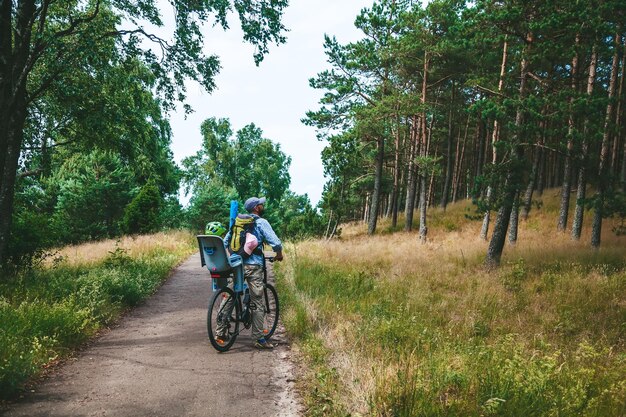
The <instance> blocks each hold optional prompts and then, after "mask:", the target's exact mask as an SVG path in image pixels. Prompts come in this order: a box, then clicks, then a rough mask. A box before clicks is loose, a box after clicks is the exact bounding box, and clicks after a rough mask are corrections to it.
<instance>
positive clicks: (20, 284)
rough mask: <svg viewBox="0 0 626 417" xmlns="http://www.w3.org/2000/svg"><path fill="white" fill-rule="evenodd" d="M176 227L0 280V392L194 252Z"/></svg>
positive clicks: (9, 393) (19, 383)
mask: <svg viewBox="0 0 626 417" xmlns="http://www.w3.org/2000/svg"><path fill="white" fill-rule="evenodd" d="M196 249H197V248H196V246H195V242H194V241H193V239H192V238H191V236H190V235H188V234H186V233H181V232H172V233H159V234H156V235H151V236H140V237H137V238H134V239H133V238H126V239H124V240H122V241H117V242H116V241H104V242H99V243H91V244H85V245H80V246H74V247H71V248H64V249H62V250H60V251H58V252H57V254H56V259H55V260H54V261H52V262H46V263H44V264H43V265H42V266H40V267H38V268H35V269H32V270H29V271H25V272H21V273H19V274H18V275H16V276H13V277H9V278H7V279H4V280H3V281H1V282H0V323H2V327H1V328H0V398H3V399H8V398H11V397H14V396H15V395H16V394H17V393H18V392H19V390H20V389H21V388H22V387H23V385H24V383H25V382H26V381H28V380H29V379H30V378H31V377H33V376H35V375H37V374H39V373H40V372H41V371H42V370H43V369H44V368H45V367H46V366H48V365H49V364H51V363H54V362H55V361H57V360H59V359H61V358H63V357H64V356H67V355H68V354H69V353H70V352H71V351H72V349H74V348H76V347H77V346H79V345H80V344H81V343H83V342H85V341H86V340H88V339H89V338H90V337H92V336H93V335H94V334H96V333H97V332H98V330H100V329H101V328H103V327H104V326H106V325H107V324H110V323H111V322H113V321H114V320H116V319H117V318H119V316H120V315H121V313H122V312H123V311H124V310H125V309H127V308H129V307H132V306H134V305H136V304H138V303H139V302H140V301H142V300H143V299H145V298H146V297H148V296H149V295H151V294H152V293H153V292H154V291H155V290H156V288H157V287H158V286H159V285H160V283H161V282H162V281H163V280H164V279H165V278H166V277H167V276H168V275H169V273H170V271H171V269H172V268H173V267H174V266H175V265H177V264H178V263H180V261H181V260H183V259H185V258H186V257H187V256H189V255H190V254H191V253H192V252H193V251H194V250H196Z"/></svg>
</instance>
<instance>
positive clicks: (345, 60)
mask: <svg viewBox="0 0 626 417" xmlns="http://www.w3.org/2000/svg"><path fill="white" fill-rule="evenodd" d="M623 6H624V4H623V2H620V1H587V2H568V1H558V0H557V1H542V2H527V1H515V0H510V1H493V0H485V1H482V0H479V1H475V2H467V1H457V0H441V1H432V2H429V3H428V5H427V6H425V7H423V6H421V5H420V4H419V2H413V1H396V0H382V1H378V2H375V3H374V4H373V6H372V7H371V8H369V9H364V10H363V11H362V12H361V14H360V15H359V16H358V17H357V18H356V21H355V24H356V26H357V27H358V28H359V29H360V30H361V31H362V32H363V38H362V39H361V40H359V41H357V42H353V43H348V44H340V43H339V42H338V41H337V40H336V39H335V38H333V37H330V36H327V37H326V41H325V48H326V55H327V58H328V62H329V63H330V68H329V69H328V70H326V71H324V72H322V73H319V74H318V75H317V76H316V77H315V78H313V79H311V81H310V84H311V86H312V87H314V88H317V89H321V90H323V91H324V93H325V94H324V96H323V99H322V100H321V102H320V105H321V106H320V108H319V109H318V110H316V111H310V112H309V113H308V114H307V117H306V118H305V119H304V122H305V123H307V124H309V125H312V126H315V127H316V128H317V129H318V136H319V137H320V138H321V139H324V140H327V141H328V146H327V147H326V148H325V150H324V152H323V155H322V158H323V162H324V167H325V173H326V175H327V176H328V178H329V181H328V182H327V184H326V186H325V190H324V195H323V201H322V203H321V205H322V208H323V209H324V212H325V213H326V214H327V220H328V222H329V225H330V227H329V230H333V229H334V226H333V225H336V224H339V223H341V222H345V221H347V220H364V221H366V222H367V223H368V231H369V233H370V234H373V233H375V231H376V226H377V220H378V218H379V217H381V216H386V217H391V219H392V227H394V228H396V227H398V225H397V223H398V213H401V212H404V214H405V216H404V219H405V220H404V225H403V228H404V230H406V231H410V230H412V228H413V227H414V225H413V218H414V211H415V210H417V211H418V213H417V214H418V217H419V236H420V238H422V239H426V238H427V235H428V216H427V209H428V208H429V207H441V208H443V209H444V210H445V208H446V205H447V204H448V203H449V202H454V201H457V200H458V199H473V200H474V202H475V203H476V208H477V210H476V212H472V213H468V216H469V217H472V218H475V219H476V220H482V221H483V227H482V231H481V236H482V237H483V238H484V239H488V238H489V239H490V244H489V249H488V253H487V260H486V262H487V264H488V265H497V264H498V263H499V260H500V256H501V254H502V251H503V248H504V245H505V241H506V236H507V234H508V239H509V241H510V242H511V243H513V244H514V243H515V241H516V240H517V227H518V221H519V219H520V217H521V218H522V219H525V218H527V217H528V216H529V212H531V210H532V209H533V207H534V206H535V205H536V204H540V199H539V198H538V197H540V196H541V194H542V193H543V192H544V190H545V189H546V188H555V187H556V188H560V195H561V204H560V214H559V220H558V224H555V225H554V228H555V230H558V231H560V232H562V233H564V234H567V236H566V237H565V236H564V239H566V238H567V239H569V237H570V236H571V238H572V239H580V236H581V227H582V224H583V222H582V220H583V216H585V215H589V216H593V232H592V234H591V236H592V237H591V241H590V242H589V243H590V245H592V246H593V247H596V248H597V247H599V246H600V243H601V233H602V232H603V230H602V222H603V219H605V218H607V217H610V216H618V217H619V216H621V218H622V225H623V219H624V216H625V215H626V199H625V197H624V187H625V182H626V153H625V152H624V149H625V146H626V141H625V132H624V130H625V129H624V116H625V114H624V95H625V94H626V93H625V91H624V79H625V75H624V74H625V73H624V69H625V68H624V67H625V60H626V54H625V53H624V52H625V50H626V49H625V48H626V45H625V35H626V32H625V28H626V26H625V25H626V20H625V19H626V13H625V12H626V10H625V9H624V7H623ZM570 205H573V207H571V208H570ZM401 226H402V225H400V227H401ZM490 232H491V233H490ZM566 232H567V233H566ZM608 232H616V233H623V232H624V228H623V226H622V227H619V226H618V227H616V228H614V230H612V231H608ZM331 233H332V232H331ZM605 233H606V232H605Z"/></svg>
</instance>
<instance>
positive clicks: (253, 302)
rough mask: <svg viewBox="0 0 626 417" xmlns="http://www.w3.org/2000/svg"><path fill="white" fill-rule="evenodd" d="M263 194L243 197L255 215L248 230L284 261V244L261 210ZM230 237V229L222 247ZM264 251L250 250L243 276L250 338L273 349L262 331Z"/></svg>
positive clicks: (261, 244)
mask: <svg viewBox="0 0 626 417" xmlns="http://www.w3.org/2000/svg"><path fill="white" fill-rule="evenodd" d="M265 201H266V200H265V197H263V198H258V197H250V198H249V199H247V200H246V202H245V204H244V207H245V208H246V210H247V211H248V213H250V215H251V216H252V217H253V218H254V220H255V222H254V228H253V230H252V231H251V233H252V234H253V235H254V236H255V237H256V238H257V240H258V244H259V248H263V244H264V243H267V244H269V245H270V246H271V247H272V249H273V250H274V252H276V256H275V257H274V259H275V260H277V261H282V260H283V247H282V243H281V241H280V239H279V238H278V236H276V233H275V232H274V229H272V226H271V225H270V223H269V222H268V221H267V220H266V219H264V218H263V217H262V216H263V212H264V210H265ZM231 238H232V236H231V232H230V231H229V232H228V233H227V234H226V237H225V238H224V247H225V248H226V250H228V248H229V244H230V239H231ZM263 256H264V255H263V253H262V252H261V253H257V252H252V254H251V255H250V256H249V257H247V258H245V259H244V260H243V264H244V277H245V279H246V281H247V282H248V288H249V289H250V309H251V310H252V340H254V341H255V342H254V347H256V348H257V349H273V348H274V345H272V344H271V343H270V342H268V341H267V340H265V337H264V334H263V328H264V322H265V317H264V316H265V309H264V305H263Z"/></svg>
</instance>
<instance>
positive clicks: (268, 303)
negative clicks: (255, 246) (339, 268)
mask: <svg viewBox="0 0 626 417" xmlns="http://www.w3.org/2000/svg"><path fill="white" fill-rule="evenodd" d="M266 260H268V261H269V262H274V258H272V257H263V305H264V309H265V325H264V327H263V329H264V330H263V333H264V337H265V339H269V338H271V337H272V336H273V335H274V332H275V331H276V326H277V325H278V314H279V311H280V306H279V303H278V294H277V293H276V289H275V288H274V286H273V285H272V284H269V283H268V282H267V266H266ZM242 287H243V285H242ZM250 307H251V305H250V293H249V289H248V288H245V289H243V288H241V291H234V290H233V289H232V288H230V286H224V287H222V288H220V289H218V290H217V292H215V294H214V295H213V298H212V299H211V301H210V302H209V310H208V313H207V331H208V334H209V340H210V342H211V345H213V347H214V348H215V349H216V350H217V351H219V352H226V351H227V350H228V349H230V348H231V346H232V345H233V344H234V343H235V340H236V339H237V336H239V334H240V333H241V331H243V329H249V328H250V327H251V326H252V311H251V308H250ZM241 325H243V329H241V330H240V327H241ZM220 327H221V329H219V328H220ZM224 329H225V333H224ZM219 333H224V334H222V335H220V334H219Z"/></svg>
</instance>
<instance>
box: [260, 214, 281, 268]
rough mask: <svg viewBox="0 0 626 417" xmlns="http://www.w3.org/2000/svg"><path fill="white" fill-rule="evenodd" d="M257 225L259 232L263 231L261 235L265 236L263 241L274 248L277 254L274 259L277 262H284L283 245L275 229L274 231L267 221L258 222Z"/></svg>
mask: <svg viewBox="0 0 626 417" xmlns="http://www.w3.org/2000/svg"><path fill="white" fill-rule="evenodd" d="M257 225H258V228H259V230H260V231H261V234H262V235H263V240H264V241H265V242H267V243H268V244H269V245H270V246H271V247H272V249H273V250H274V252H276V256H275V257H274V259H276V260H277V261H282V260H283V245H282V242H281V241H280V239H279V238H278V236H276V233H275V232H274V229H272V225H271V224H270V223H269V222H268V221H267V220H265V219H259V220H257Z"/></svg>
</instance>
